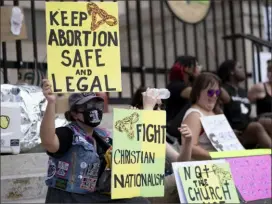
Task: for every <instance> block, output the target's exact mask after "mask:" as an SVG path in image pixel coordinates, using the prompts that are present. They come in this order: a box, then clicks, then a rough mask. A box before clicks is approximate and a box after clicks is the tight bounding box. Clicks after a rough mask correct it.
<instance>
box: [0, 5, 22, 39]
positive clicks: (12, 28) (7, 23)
mask: <svg viewBox="0 0 272 204" xmlns="http://www.w3.org/2000/svg"><path fill="white" fill-rule="evenodd" d="M0 9H1V10H0V14H1V19H0V22H1V25H0V26H1V37H0V39H1V42H6V41H15V40H24V39H27V32H26V25H25V18H24V15H23V13H24V12H23V9H22V8H20V7H17V6H16V7H13V6H1V7H0ZM16 11H17V12H18V11H19V12H21V13H20V14H21V15H16ZM15 15H16V17H15ZM12 16H13V18H12Z"/></svg>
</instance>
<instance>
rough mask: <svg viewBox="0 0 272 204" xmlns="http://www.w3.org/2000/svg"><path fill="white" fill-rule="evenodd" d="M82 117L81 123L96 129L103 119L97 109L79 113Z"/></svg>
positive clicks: (101, 112)
mask: <svg viewBox="0 0 272 204" xmlns="http://www.w3.org/2000/svg"><path fill="white" fill-rule="evenodd" d="M81 113H82V114H83V117H84V121H81V120H80V122H82V123H84V124H85V125H88V126H90V127H96V126H98V125H99V124H100V123H101V120H102V117H103V111H102V110H101V109H98V108H92V109H88V110H85V111H83V112H81Z"/></svg>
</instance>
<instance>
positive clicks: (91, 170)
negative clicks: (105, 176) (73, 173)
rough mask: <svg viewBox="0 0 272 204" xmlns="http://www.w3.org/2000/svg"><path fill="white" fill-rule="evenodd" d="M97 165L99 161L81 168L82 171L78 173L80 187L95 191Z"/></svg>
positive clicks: (98, 165)
mask: <svg viewBox="0 0 272 204" xmlns="http://www.w3.org/2000/svg"><path fill="white" fill-rule="evenodd" d="M80 167H81V168H82V167H85V165H81V166H80ZM99 167H100V164H99V163H94V164H89V165H87V167H85V168H82V169H83V171H81V172H82V174H81V175H80V178H81V184H80V188H82V189H85V190H88V191H91V192H93V191H95V187H96V182H97V176H98V171H99Z"/></svg>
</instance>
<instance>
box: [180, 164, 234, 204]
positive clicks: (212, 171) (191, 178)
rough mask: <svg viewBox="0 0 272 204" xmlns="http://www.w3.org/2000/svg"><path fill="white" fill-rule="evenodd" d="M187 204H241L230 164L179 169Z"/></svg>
mask: <svg viewBox="0 0 272 204" xmlns="http://www.w3.org/2000/svg"><path fill="white" fill-rule="evenodd" d="M179 176H180V179H181V182H182V186H183V190H184V194H185V197H186V200H187V203H239V198H238V194H237V191H236V188H235V185H234V182H233V180H232V175H231V171H230V168H229V164H228V163H221V164H219V163H218V164H205V165H203V164H202V165H187V166H183V167H180V168H179Z"/></svg>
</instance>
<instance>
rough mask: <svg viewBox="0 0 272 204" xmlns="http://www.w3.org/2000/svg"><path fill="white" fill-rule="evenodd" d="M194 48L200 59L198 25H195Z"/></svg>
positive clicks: (196, 55)
mask: <svg viewBox="0 0 272 204" xmlns="http://www.w3.org/2000/svg"><path fill="white" fill-rule="evenodd" d="M194 49H195V57H196V59H197V60H198V40H197V25H196V24H195V25H194Z"/></svg>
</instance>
